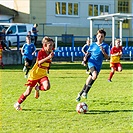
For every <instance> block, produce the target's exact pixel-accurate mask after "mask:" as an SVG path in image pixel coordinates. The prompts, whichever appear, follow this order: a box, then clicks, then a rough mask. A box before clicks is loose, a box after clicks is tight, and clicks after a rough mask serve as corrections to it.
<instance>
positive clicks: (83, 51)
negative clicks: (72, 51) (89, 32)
mask: <svg viewBox="0 0 133 133" xmlns="http://www.w3.org/2000/svg"><path fill="white" fill-rule="evenodd" d="M84 48H85V45H84V46H83V47H82V49H81V51H82V52H83V54H86V52H85V51H84Z"/></svg>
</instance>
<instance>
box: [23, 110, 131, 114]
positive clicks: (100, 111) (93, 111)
mask: <svg viewBox="0 0 133 133" xmlns="http://www.w3.org/2000/svg"><path fill="white" fill-rule="evenodd" d="M22 111H27V112H29V111H32V112H67V113H69V112H76V110H56V109H54V110H47V109H46V110H45V109H44V110H43V109H23V110H22ZM120 112H123V113H126V112H133V110H89V111H88V112H87V113H85V115H95V114H110V113H120Z"/></svg>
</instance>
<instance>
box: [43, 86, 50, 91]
mask: <svg viewBox="0 0 133 133" xmlns="http://www.w3.org/2000/svg"><path fill="white" fill-rule="evenodd" d="M49 89H50V86H45V87H44V86H42V87H41V90H42V91H47V90H49Z"/></svg>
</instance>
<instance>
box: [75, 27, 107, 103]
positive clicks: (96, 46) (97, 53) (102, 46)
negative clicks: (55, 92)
mask: <svg viewBox="0 0 133 133" xmlns="http://www.w3.org/2000/svg"><path fill="white" fill-rule="evenodd" d="M105 36H106V32H105V31H104V30H103V29H101V30H98V31H97V34H96V39H97V42H93V43H91V44H90V46H89V49H88V51H87V52H88V53H90V57H89V58H88V61H87V62H88V67H89V69H90V74H89V76H88V78H87V80H86V83H85V85H84V87H83V89H82V90H81V92H80V93H79V94H78V97H77V98H76V101H77V102H79V101H80V100H81V96H82V97H83V98H85V99H87V94H88V92H89V90H90V88H91V86H92V85H93V83H94V81H95V80H96V79H97V76H98V74H99V72H100V70H101V66H102V62H103V59H104V58H105V59H108V58H109V56H108V51H109V46H108V44H106V43H104V42H103V41H104V38H105ZM85 58H87V57H85Z"/></svg>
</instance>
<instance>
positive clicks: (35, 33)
mask: <svg viewBox="0 0 133 133" xmlns="http://www.w3.org/2000/svg"><path fill="white" fill-rule="evenodd" d="M37 27H38V24H34V26H33V28H32V33H33V35H34V44H35V46H36V45H37V36H38V34H37V32H38V30H37Z"/></svg>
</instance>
